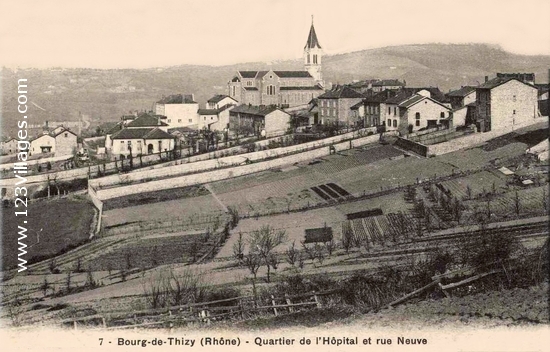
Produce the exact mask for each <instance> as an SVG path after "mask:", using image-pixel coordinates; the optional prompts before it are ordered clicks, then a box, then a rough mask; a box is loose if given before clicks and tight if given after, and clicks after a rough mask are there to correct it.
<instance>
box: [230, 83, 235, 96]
mask: <svg viewBox="0 0 550 352" xmlns="http://www.w3.org/2000/svg"><path fill="white" fill-rule="evenodd" d="M231 96H233V97H234V96H235V86H233V87H231Z"/></svg>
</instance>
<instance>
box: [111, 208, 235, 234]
mask: <svg viewBox="0 0 550 352" xmlns="http://www.w3.org/2000/svg"><path fill="white" fill-rule="evenodd" d="M229 218H230V216H229V215H227V214H225V213H222V212H219V213H214V214H207V215H195V216H192V217H178V218H171V219H169V220H168V219H166V220H158V221H140V222H135V223H129V224H122V225H119V226H113V227H106V228H105V231H104V233H103V236H114V235H122V234H128V233H139V234H143V233H144V232H147V231H155V230H165V231H166V233H173V232H179V231H188V230H192V229H198V230H204V228H205V227H207V226H209V225H212V224H214V223H216V222H218V225H219V227H220V228H223V227H224V226H225V224H226V222H227V221H229Z"/></svg>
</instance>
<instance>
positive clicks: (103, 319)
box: [101, 317, 107, 329]
mask: <svg viewBox="0 0 550 352" xmlns="http://www.w3.org/2000/svg"><path fill="white" fill-rule="evenodd" d="M101 324H102V325H103V328H104V329H105V328H106V327H107V323H106V322H105V317H101Z"/></svg>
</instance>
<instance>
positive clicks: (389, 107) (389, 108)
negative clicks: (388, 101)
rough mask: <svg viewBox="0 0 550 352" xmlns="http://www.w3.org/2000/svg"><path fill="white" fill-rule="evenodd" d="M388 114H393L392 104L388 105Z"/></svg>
mask: <svg viewBox="0 0 550 352" xmlns="http://www.w3.org/2000/svg"><path fill="white" fill-rule="evenodd" d="M388 115H391V106H388Z"/></svg>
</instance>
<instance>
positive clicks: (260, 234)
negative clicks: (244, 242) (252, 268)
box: [248, 226, 286, 282]
mask: <svg viewBox="0 0 550 352" xmlns="http://www.w3.org/2000/svg"><path fill="white" fill-rule="evenodd" d="M285 240H286V233H285V231H284V230H275V229H273V228H271V227H270V226H262V227H261V228H260V229H259V230H256V231H253V232H252V233H251V234H250V238H249V241H248V243H249V248H250V251H251V252H252V253H256V254H257V255H258V256H259V257H260V258H261V259H262V262H263V264H264V265H265V266H266V267H267V282H270V274H271V268H272V267H273V266H272V265H271V262H270V256H271V254H272V253H273V249H275V247H277V246H278V245H280V244H281V243H283V242H284V241H285Z"/></svg>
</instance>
